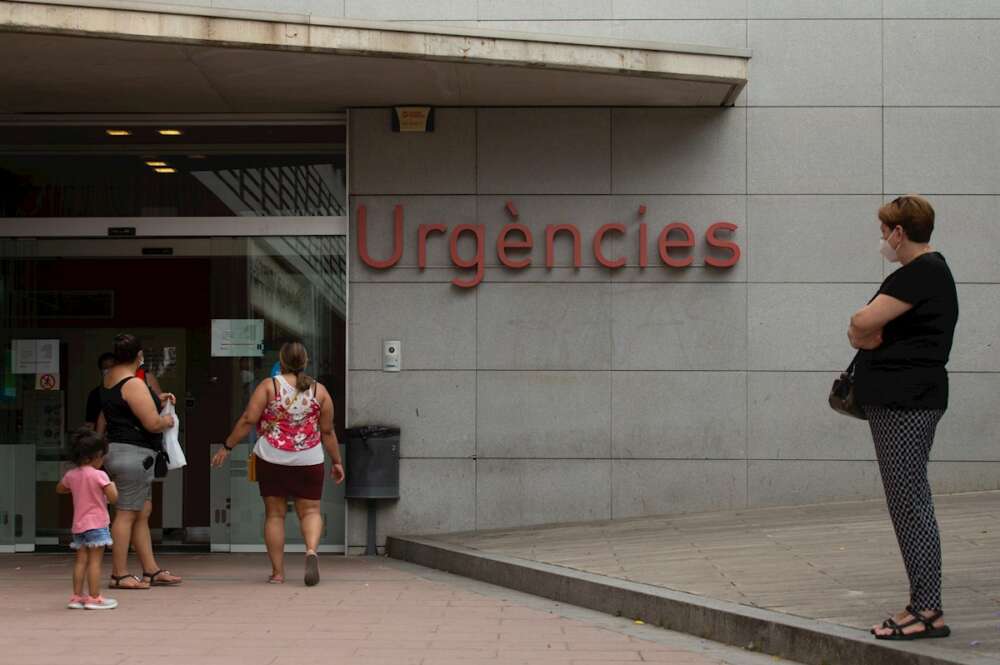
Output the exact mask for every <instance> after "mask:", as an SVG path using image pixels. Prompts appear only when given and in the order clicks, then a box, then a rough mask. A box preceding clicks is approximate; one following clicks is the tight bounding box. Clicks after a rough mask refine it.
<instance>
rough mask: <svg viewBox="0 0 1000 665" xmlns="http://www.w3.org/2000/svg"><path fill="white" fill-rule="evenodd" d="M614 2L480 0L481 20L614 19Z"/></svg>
mask: <svg viewBox="0 0 1000 665" xmlns="http://www.w3.org/2000/svg"><path fill="white" fill-rule="evenodd" d="M613 4H614V3H613V2H612V0H549V1H548V2H535V0H479V19H480V20H483V21H491V20H505V19H515V20H534V21H551V20H558V19H568V18H572V19H587V20H591V21H593V20H603V19H610V18H611V16H612V5H613Z"/></svg>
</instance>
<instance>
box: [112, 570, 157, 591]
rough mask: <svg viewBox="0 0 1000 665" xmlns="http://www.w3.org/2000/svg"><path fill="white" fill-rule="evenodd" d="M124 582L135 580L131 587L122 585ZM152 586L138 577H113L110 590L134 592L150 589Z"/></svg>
mask: <svg viewBox="0 0 1000 665" xmlns="http://www.w3.org/2000/svg"><path fill="white" fill-rule="evenodd" d="M122 580H135V582H134V583H132V584H129V585H124V584H122ZM149 586H150V585H148V584H146V583H145V582H143V581H142V579H141V578H140V577H139V576H138V575H128V574H126V575H112V576H111V582H109V583H108V588H109V589H124V590H126V591H134V590H139V589H148V588H149Z"/></svg>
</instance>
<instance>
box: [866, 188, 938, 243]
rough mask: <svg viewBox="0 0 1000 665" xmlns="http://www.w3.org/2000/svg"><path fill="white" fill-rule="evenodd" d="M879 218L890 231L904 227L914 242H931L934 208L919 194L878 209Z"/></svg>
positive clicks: (905, 197) (907, 235) (907, 195)
mask: <svg viewBox="0 0 1000 665" xmlns="http://www.w3.org/2000/svg"><path fill="white" fill-rule="evenodd" d="M878 218H879V221H881V222H882V223H883V224H885V225H886V226H888V227H889V228H890V229H894V228H896V227H897V226H901V227H903V232H904V233H905V234H906V237H907V238H909V239H910V240H912V241H913V242H930V239H931V233H933V232H934V208H933V207H932V206H931V202H930V201H928V200H927V199H925V198H924V197H922V196H919V195H917V194H906V195H905V196H900V197H899V198H897V199H894V200H893V201H890V202H889V203H886V204H885V205H884V206H882V207H881V208H879V209H878Z"/></svg>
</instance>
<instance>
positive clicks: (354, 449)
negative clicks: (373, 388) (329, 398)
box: [346, 425, 399, 499]
mask: <svg viewBox="0 0 1000 665" xmlns="http://www.w3.org/2000/svg"><path fill="white" fill-rule="evenodd" d="M346 434H347V488H346V496H347V498H348V499H398V498H399V428H398V427H389V426H387V425H368V426H366V427H352V428H350V429H348V430H347V432H346Z"/></svg>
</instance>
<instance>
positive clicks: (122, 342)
mask: <svg viewBox="0 0 1000 665" xmlns="http://www.w3.org/2000/svg"><path fill="white" fill-rule="evenodd" d="M140 351H142V342H140V341H139V338H138V337H136V336H135V335H130V334H129V333H121V334H120V335H118V336H116V337H115V346H114V356H115V362H117V363H119V364H125V363H130V362H132V361H133V360H135V359H136V357H137V356H138V355H139V352H140Z"/></svg>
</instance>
